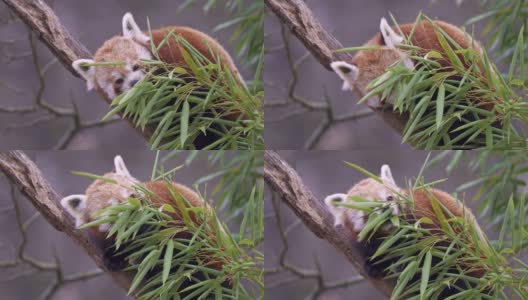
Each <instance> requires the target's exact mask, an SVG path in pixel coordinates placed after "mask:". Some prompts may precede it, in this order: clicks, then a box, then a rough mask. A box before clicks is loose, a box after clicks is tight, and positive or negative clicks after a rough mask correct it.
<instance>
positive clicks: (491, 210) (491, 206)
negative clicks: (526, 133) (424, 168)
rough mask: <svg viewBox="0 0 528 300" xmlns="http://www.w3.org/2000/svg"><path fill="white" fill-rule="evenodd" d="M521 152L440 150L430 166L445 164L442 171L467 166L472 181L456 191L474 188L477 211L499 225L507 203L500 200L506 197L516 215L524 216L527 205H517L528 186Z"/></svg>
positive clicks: (525, 166) (524, 153)
mask: <svg viewBox="0 0 528 300" xmlns="http://www.w3.org/2000/svg"><path fill="white" fill-rule="evenodd" d="M526 155H527V153H526V152H525V151H516V150H507V151H494V150H482V151H479V152H476V153H465V152H464V151H444V152H441V153H439V154H438V155H437V156H436V157H435V158H434V159H433V160H431V161H430V165H432V164H436V163H441V162H443V161H446V162H445V164H446V168H445V169H446V172H447V174H450V173H451V172H452V171H453V170H454V169H456V168H460V167H462V165H464V166H465V167H468V168H469V169H470V170H471V171H472V173H473V174H474V178H473V179H471V180H469V181H467V182H463V183H462V184H461V185H460V186H459V187H458V188H457V192H463V191H466V190H468V189H470V188H476V189H477V192H476V193H475V196H474V197H473V201H477V200H478V212H479V214H480V215H482V216H486V217H487V218H488V219H489V221H490V222H491V223H492V224H495V225H497V224H501V223H502V222H503V220H504V215H505V213H506V210H507V206H508V203H507V202H506V201H504V199H508V198H509V197H510V196H511V198H512V200H513V202H514V204H515V206H516V207H517V213H518V214H524V215H526V214H528V206H526V205H524V206H523V205H521V198H522V197H523V193H524V190H525V189H526V186H527V184H528V182H527V180H526V174H528V160H527V159H526V157H527V156H526Z"/></svg>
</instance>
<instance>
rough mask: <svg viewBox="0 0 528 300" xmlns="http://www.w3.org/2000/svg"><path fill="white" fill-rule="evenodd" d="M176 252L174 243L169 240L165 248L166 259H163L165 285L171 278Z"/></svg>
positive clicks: (163, 280)
mask: <svg viewBox="0 0 528 300" xmlns="http://www.w3.org/2000/svg"><path fill="white" fill-rule="evenodd" d="M173 251H174V241H173V240H172V239H169V241H168V242H167V247H165V257H164V258H163V275H162V282H163V283H165V282H166V281H167V278H169V273H170V270H171V264H172V253H173Z"/></svg>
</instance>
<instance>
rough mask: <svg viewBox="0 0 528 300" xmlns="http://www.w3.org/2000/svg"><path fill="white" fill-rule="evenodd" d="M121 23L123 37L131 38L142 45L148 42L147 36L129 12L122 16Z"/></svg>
mask: <svg viewBox="0 0 528 300" xmlns="http://www.w3.org/2000/svg"><path fill="white" fill-rule="evenodd" d="M122 25H123V36H124V37H126V38H131V39H133V40H134V41H136V42H138V43H140V44H143V45H146V44H148V42H150V38H149V36H148V35H146V34H145V33H143V31H141V29H139V26H138V25H137V23H136V21H135V20H134V16H133V15H132V14H131V13H129V12H127V13H126V14H125V15H124V16H123V22H122Z"/></svg>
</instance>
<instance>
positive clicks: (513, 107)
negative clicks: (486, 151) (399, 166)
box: [360, 14, 528, 149]
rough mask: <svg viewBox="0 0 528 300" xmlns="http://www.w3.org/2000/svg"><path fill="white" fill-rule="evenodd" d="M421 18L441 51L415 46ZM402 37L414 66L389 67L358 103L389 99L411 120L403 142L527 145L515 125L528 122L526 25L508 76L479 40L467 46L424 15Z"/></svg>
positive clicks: (446, 146) (427, 146) (439, 146)
mask: <svg viewBox="0 0 528 300" xmlns="http://www.w3.org/2000/svg"><path fill="white" fill-rule="evenodd" d="M394 22H395V21H394ZM421 22H430V23H431V25H432V26H433V27H434V28H435V33H436V37H437V38H438V41H439V43H440V45H441V48H442V49H441V51H434V50H432V51H429V50H426V49H422V48H420V47H417V46H416V45H413V44H412V34H413V33H414V32H415V29H416V26H420V25H419V24H420V23H421ZM395 23H396V22H395ZM396 25H397V23H396ZM397 27H399V26H397ZM400 33H401V32H400ZM401 35H402V36H404V38H405V41H404V42H403V44H402V45H401V50H402V51H404V52H405V53H406V54H407V55H409V57H410V58H411V59H413V60H414V61H415V63H416V66H415V68H414V69H408V68H406V67H404V66H403V65H402V64H401V63H398V64H395V65H393V66H391V67H389V68H388V69H387V71H386V72H385V73H384V74H383V75H382V76H380V77H378V78H376V79H374V80H373V81H371V82H370V84H369V86H368V88H369V89H370V92H369V93H367V94H366V95H365V96H364V97H363V98H362V99H361V100H360V102H363V101H366V100H367V99H369V98H370V97H373V96H377V95H378V96H380V98H381V99H382V100H387V99H388V98H389V97H390V98H391V100H393V104H392V108H393V110H394V111H396V112H398V113H400V114H402V115H404V116H406V118H407V122H406V126H405V128H404V131H403V142H409V143H411V144H412V145H413V146H414V147H415V148H419V149H456V148H458V149H471V148H477V147H493V148H495V149H497V148H526V145H527V142H526V137H524V136H523V134H522V133H520V132H519V131H518V130H517V129H516V127H518V126H519V124H522V125H524V126H525V125H526V124H528V105H527V102H526V99H527V98H528V89H527V88H526V74H525V72H526V66H525V54H524V53H525V51H526V49H525V43H524V28H521V29H520V32H518V33H517V43H516V44H515V48H514V51H513V53H512V61H511V65H510V69H509V72H508V74H507V75H502V74H501V73H500V72H499V70H498V69H497V67H496V66H495V65H494V64H493V63H492V62H491V61H490V59H489V58H488V55H487V54H486V51H485V50H484V49H481V48H480V47H478V46H477V45H476V44H474V45H473V46H472V47H470V48H467V49H463V48H462V47H461V46H460V45H459V44H458V43H457V42H456V41H454V40H453V39H452V38H451V37H450V36H449V35H448V34H447V33H446V32H445V31H443V30H442V29H441V28H440V27H439V26H438V25H437V24H435V23H434V21H433V20H431V19H430V18H428V17H427V16H425V15H423V14H419V16H418V17H417V19H416V22H415V23H414V27H413V29H412V30H411V33H410V35H409V36H405V35H404V34H403V33H401ZM370 48H372V47H370ZM366 51H368V49H366Z"/></svg>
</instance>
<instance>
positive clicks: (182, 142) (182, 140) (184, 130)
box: [180, 101, 189, 148]
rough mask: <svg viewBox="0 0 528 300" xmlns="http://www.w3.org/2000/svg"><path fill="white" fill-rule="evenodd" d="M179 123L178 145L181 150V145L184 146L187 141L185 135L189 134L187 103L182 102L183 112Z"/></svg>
mask: <svg viewBox="0 0 528 300" xmlns="http://www.w3.org/2000/svg"><path fill="white" fill-rule="evenodd" d="M180 122H181V124H180V128H181V133H180V145H181V147H182V148H183V145H185V141H186V140H187V135H188V134H189V132H188V129H189V102H187V101H185V102H183V110H182V115H181V117H180Z"/></svg>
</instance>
